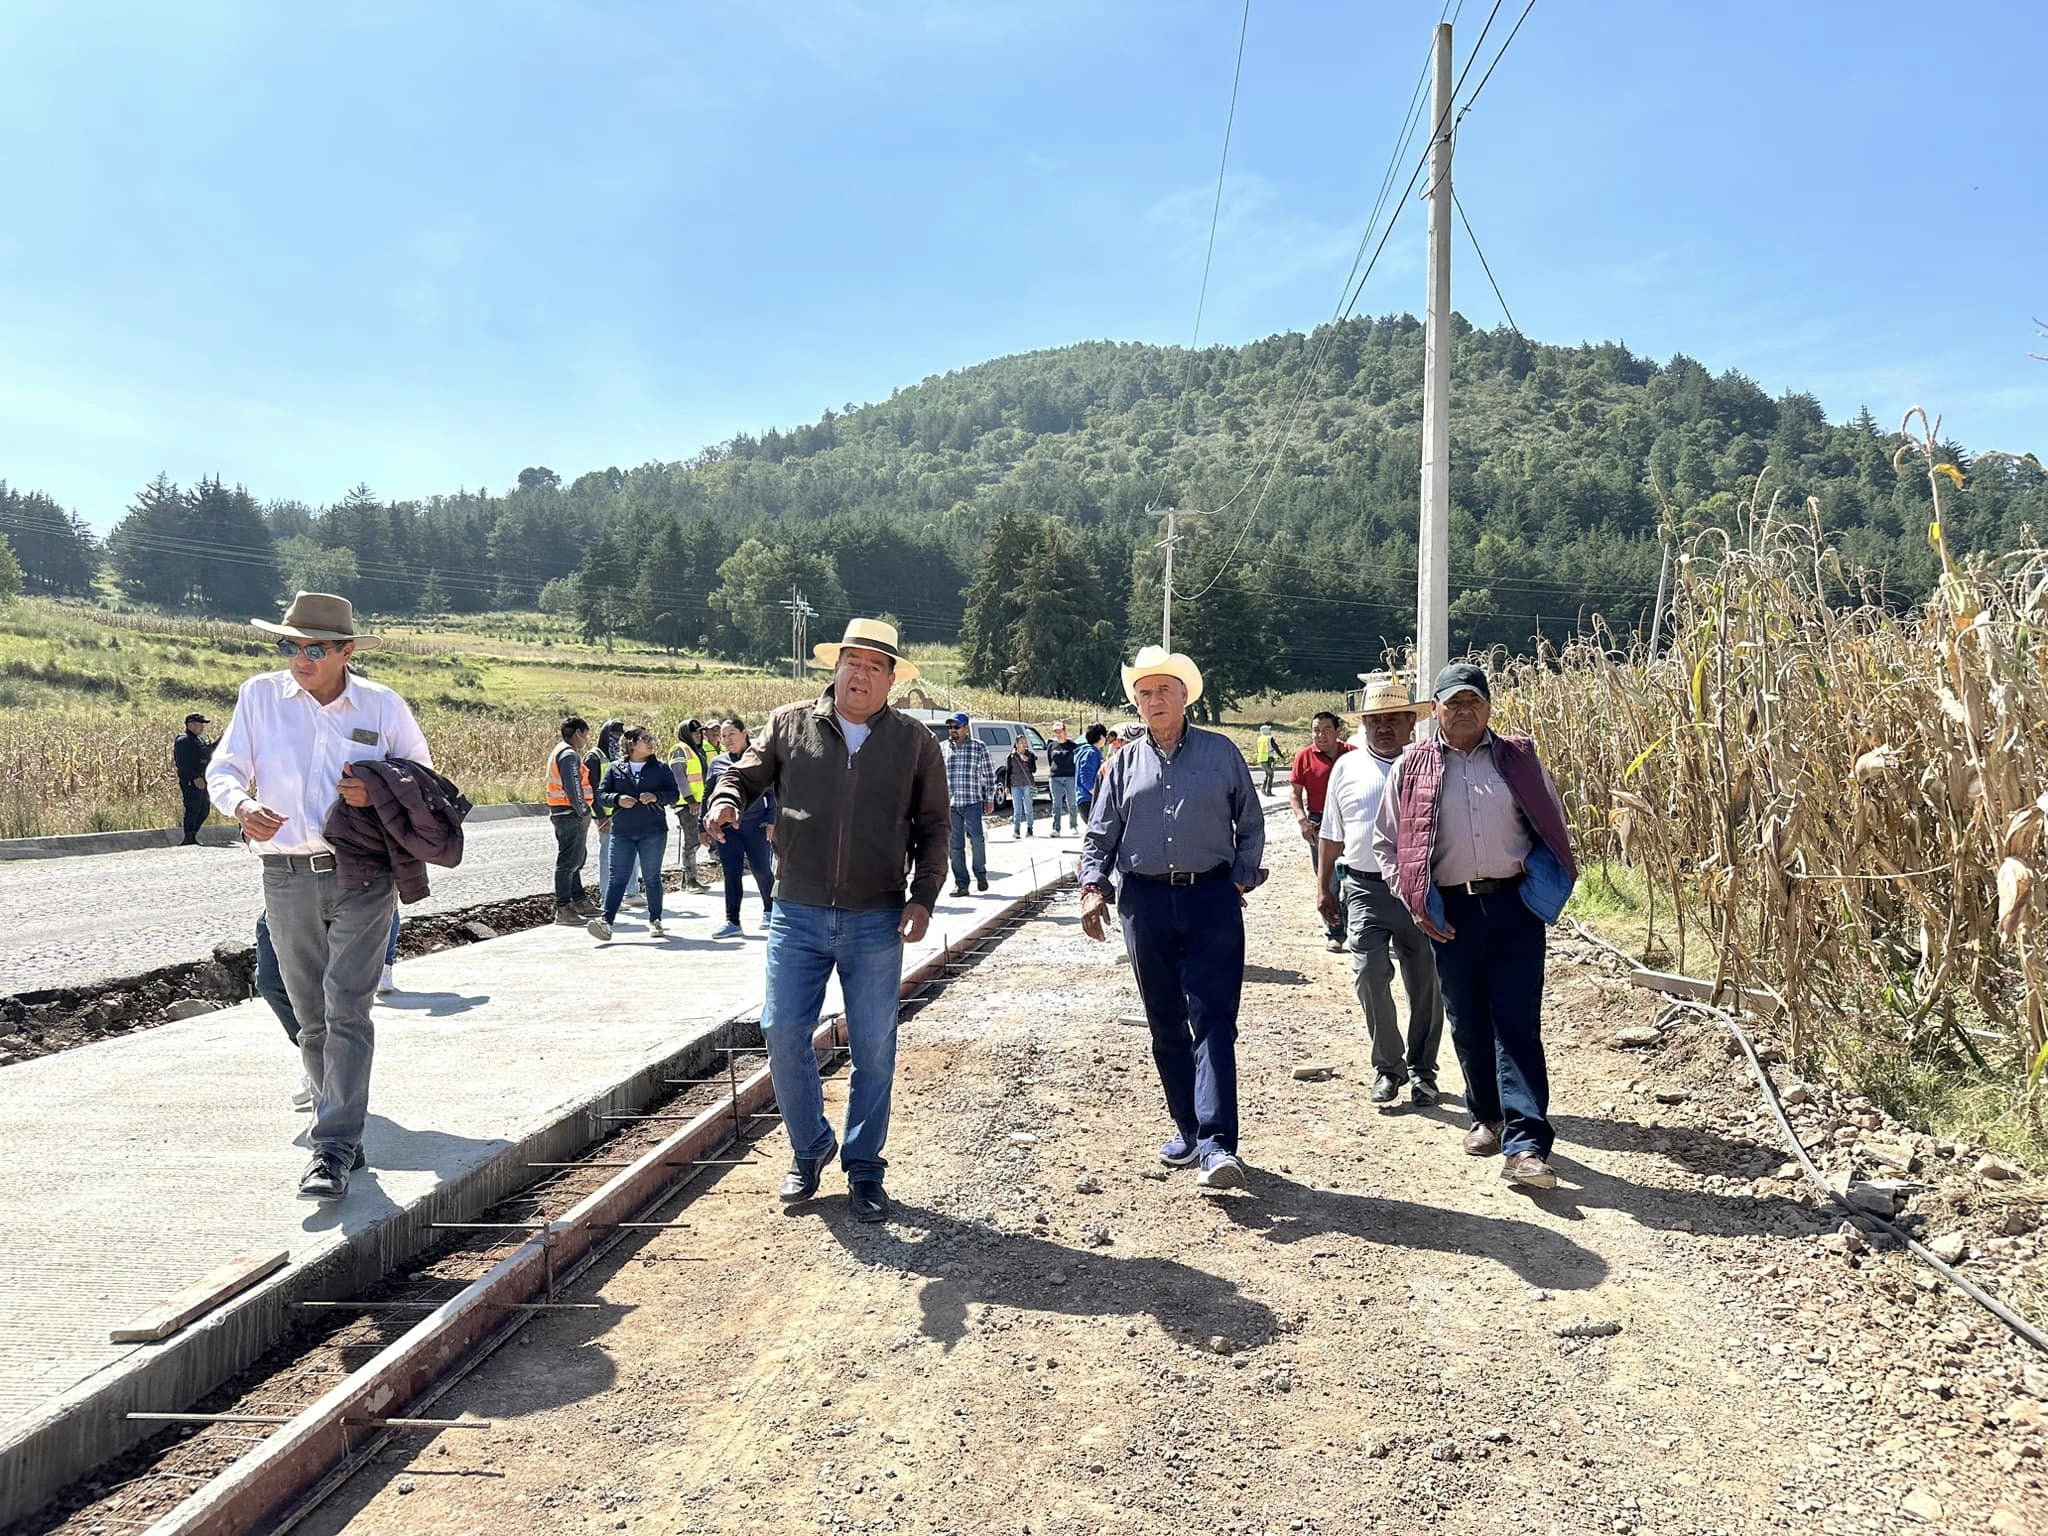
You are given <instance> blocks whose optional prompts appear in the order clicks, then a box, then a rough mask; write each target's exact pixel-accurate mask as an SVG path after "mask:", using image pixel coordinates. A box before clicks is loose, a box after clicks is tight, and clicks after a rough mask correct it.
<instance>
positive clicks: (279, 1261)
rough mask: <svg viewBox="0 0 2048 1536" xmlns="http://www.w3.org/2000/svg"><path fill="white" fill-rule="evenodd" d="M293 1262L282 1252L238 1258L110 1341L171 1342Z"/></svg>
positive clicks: (119, 1329)
mask: <svg viewBox="0 0 2048 1536" xmlns="http://www.w3.org/2000/svg"><path fill="white" fill-rule="evenodd" d="M290 1258H291V1255H290V1254H289V1253H285V1252H282V1251H280V1252H277V1253H244V1254H240V1255H237V1256H236V1257H235V1258H232V1259H229V1260H228V1261H227V1263H225V1264H223V1265H221V1266H220V1267H219V1268H218V1269H215V1270H212V1271H210V1272H208V1273H207V1274H205V1275H203V1276H202V1277H200V1278H199V1279H197V1280H195V1281H193V1282H192V1283H191V1284H190V1285H188V1286H186V1287H185V1289H184V1290H182V1291H180V1292H178V1293H177V1295H175V1296H172V1297H171V1298H169V1299H168V1300H166V1301H164V1302H162V1303H161V1304H160V1305H158V1306H157V1307H156V1308H155V1309H153V1310H152V1311H149V1312H145V1313H143V1314H142V1316H140V1317H138V1318H137V1319H136V1320H135V1321H134V1322H132V1323H129V1324H127V1325H125V1326H124V1327H120V1328H116V1329H115V1330H114V1331H113V1332H112V1333H111V1334H110V1335H109V1337H110V1338H111V1339H112V1340H113V1341H114V1342H115V1343H116V1344H153V1343H155V1342H156V1341H157V1340H158V1339H163V1338H169V1337H170V1336H171V1335H172V1334H174V1333H176V1332H177V1331H178V1330H179V1329H180V1328H182V1327H184V1326H185V1325H186V1324H187V1323H189V1322H192V1321H193V1320H194V1319H196V1318H201V1317H204V1316H205V1315H206V1314H207V1313H209V1312H211V1311H212V1310H213V1309H214V1308H215V1307H217V1306H219V1305H220V1304H221V1303H222V1302H224V1301H226V1300H228V1299H229V1298H230V1297H233V1296H239V1295H240V1294H241V1293H242V1292H243V1291H246V1290H247V1289H249V1287H250V1286H252V1285H254V1284H255V1283H256V1282H257V1281H258V1280H261V1279H262V1278H263V1277H264V1276H265V1275H271V1274H275V1273H276V1272H277V1271H278V1270H280V1269H283V1268H284V1266H285V1264H286V1262H287V1261H288V1260H289V1259H290Z"/></svg>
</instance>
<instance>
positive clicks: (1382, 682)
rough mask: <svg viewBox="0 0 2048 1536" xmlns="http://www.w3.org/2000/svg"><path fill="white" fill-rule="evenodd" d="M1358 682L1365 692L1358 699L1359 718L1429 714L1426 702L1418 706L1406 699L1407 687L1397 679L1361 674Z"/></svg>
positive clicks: (1429, 706) (1428, 705) (1428, 706)
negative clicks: (1363, 686)
mask: <svg viewBox="0 0 2048 1536" xmlns="http://www.w3.org/2000/svg"><path fill="white" fill-rule="evenodd" d="M1358 680H1359V681H1360V682H1362V683H1364V684H1365V692H1364V693H1363V694H1361V695H1360V696H1359V699H1358V713H1359V716H1360V718H1361V719H1362V718H1364V717H1365V716H1367V715H1426V714H1428V713H1430V710H1431V705H1430V703H1429V701H1428V700H1426V699H1425V700H1424V701H1423V702H1422V703H1420V704H1418V703H1416V702H1415V701H1414V700H1413V699H1411V698H1409V697H1408V685H1407V684H1406V683H1404V682H1402V681H1401V679H1399V678H1398V677H1373V676H1371V675H1369V674H1367V673H1363V672H1361V673H1360V674H1359V678H1358Z"/></svg>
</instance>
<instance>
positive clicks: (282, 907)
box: [206, 592, 431, 1201]
mask: <svg viewBox="0 0 2048 1536" xmlns="http://www.w3.org/2000/svg"><path fill="white" fill-rule="evenodd" d="M250 622H251V623H253V624H254V625H255V626H256V628H258V629H261V630H267V631H268V632H269V633H271V634H273V635H276V636H278V642H277V651H278V654H279V655H280V656H283V657H285V658H286V659H287V661H288V662H289V665H288V667H287V668H286V670H284V671H282V672H265V673H262V674H261V675H259V676H256V677H252V678H250V679H249V680H248V681H247V682H245V683H244V684H242V689H241V693H240V696H239V697H238V698H237V699H236V701H235V714H234V718H233V719H232V720H230V721H229V722H228V728H227V731H226V733H225V734H224V735H223V736H222V737H221V739H220V746H219V747H218V749H216V751H215V752H214V754H213V761H212V762H211V763H210V764H209V765H208V768H207V773H206V790H207V794H208V796H209V797H210V798H211V799H212V801H213V803H214V805H215V807H216V808H218V809H219V810H220V812H221V813H222V814H223V815H226V816H232V817H233V818H234V819H235V820H236V821H238V822H240V823H241V826H242V831H243V832H244V833H245V834H246V835H247V836H248V839H249V842H250V844H251V845H252V846H255V847H257V848H259V850H260V851H261V853H262V856H263V910H264V913H265V915H266V917H267V918H268V920H269V926H270V938H271V942H272V944H273V945H274V946H275V947H276V949H277V959H278V968H279V970H280V971H281V972H282V973H283V976H284V987H285V992H286V994H287V995H288V996H289V997H290V998H291V1004H292V1012H293V1013H294V1014H295V1015H296V1016H297V1017H298V1021H299V1055H300V1058H301V1060H302V1061H303V1063H304V1065H305V1069H306V1076H307V1078H308V1079H309V1080H310V1081H311V1083H312V1087H313V1104H312V1110H313V1128H312V1131H311V1133H310V1135H309V1140H310V1141H311V1143H312V1148H313V1160H312V1162H311V1163H310V1164H309V1165H308V1166H307V1168H306V1171H305V1172H304V1173H303V1174H302V1175H301V1176H300V1178H299V1197H300V1198H301V1199H305V1200H323V1201H332V1200H339V1199H341V1198H342V1197H343V1196H344V1195H346V1194H347V1193H348V1179H349V1174H350V1173H351V1172H353V1171H354V1170H355V1169H357V1168H360V1167H362V1166H363V1146H362V1144H363V1122H364V1120H365V1118H366V1117H367V1115H368V1113H369V1103H370V1061H371V1057H372V1055H373V1054H374V1052H375V1049H376V1033H375V1030H374V1028H373V1027H372V1025H371V1023H370V1007H371V1004H372V1002H373V1001H374V999H375V994H376V988H377V977H378V974H379V972H380V971H381V969H382V967H383V964H384V947H385V944H386V941H387V940H388V939H389V937H390V933H391V915H392V913H393V911H394V910H395V909H396V907H397V904H398V891H397V888H396V886H395V885H394V884H393V883H392V881H391V878H390V876H389V875H386V876H384V877H383V878H382V879H379V880H377V881H376V882H375V883H373V884H371V885H369V886H368V887H365V888H361V889H347V890H344V889H342V888H341V886H340V883H339V881H338V880H337V878H336V874H335V859H334V850H333V849H332V848H331V847H330V846H329V845H328V842H327V839H326V837H325V836H324V835H323V828H324V827H325V826H326V824H327V815H328V812H330V811H331V810H333V809H334V803H335V800H336V798H337V797H339V798H340V799H342V800H345V801H347V802H348V803H349V804H350V805H353V806H365V805H368V804H369V802H370V796H369V791H368V789H367V788H366V787H365V786H364V784H363V782H362V781H361V780H359V779H356V778H353V777H351V776H350V774H349V766H348V765H349V764H351V763H356V762H362V761H365V760H370V759H376V758H385V757H403V758H410V759H411V760H412V761H414V762H416V763H423V764H429V765H431V759H430V758H429V756H428V752H427V740H426V737H425V736H423V735H422V734H421V733H420V728H419V722H418V721H416V720H414V719H413V714H412V710H411V709H409V708H408V707H407V706H406V702H405V700H404V699H402V698H400V697H399V696H398V695H397V694H396V693H394V692H392V691H391V689H389V688H386V687H385V686H384V685H383V684H381V683H373V682H371V681H369V679H367V678H362V677H354V676H351V675H350V673H349V670H348V663H349V658H350V657H351V656H353V655H354V654H355V652H356V651H357V650H358V649H361V648H363V647H365V646H368V645H371V644H374V643H375V640H376V637H375V636H374V635H359V634H357V633H356V628H355V612H354V610H353V609H352V608H351V607H350V605H349V601H348V599H347V598H344V597H333V596H330V595H328V594H327V593H324V592H301V593H299V595H298V596H297V597H295V598H293V599H292V603H291V606H290V607H289V608H287V609H286V610H285V613H284V621H283V622H282V623H279V624H272V623H268V622H266V621H265V620H263V619H253V620H251V621H250Z"/></svg>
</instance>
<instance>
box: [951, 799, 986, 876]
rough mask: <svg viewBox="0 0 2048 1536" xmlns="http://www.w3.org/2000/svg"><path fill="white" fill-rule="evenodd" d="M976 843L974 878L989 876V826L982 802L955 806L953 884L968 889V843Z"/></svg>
mask: <svg viewBox="0 0 2048 1536" xmlns="http://www.w3.org/2000/svg"><path fill="white" fill-rule="evenodd" d="M970 842H971V843H973V844H974V878H975V879H977V880H986V879H987V878H988V827H987V825H986V824H985V823H984V822H983V821H982V819H981V802H980V801H979V800H977V801H975V802H974V804H972V805H956V806H954V807H953V884H955V885H956V886H958V887H959V888H960V889H961V890H963V891H964V890H966V889H967V845H968V844H969V843H970Z"/></svg>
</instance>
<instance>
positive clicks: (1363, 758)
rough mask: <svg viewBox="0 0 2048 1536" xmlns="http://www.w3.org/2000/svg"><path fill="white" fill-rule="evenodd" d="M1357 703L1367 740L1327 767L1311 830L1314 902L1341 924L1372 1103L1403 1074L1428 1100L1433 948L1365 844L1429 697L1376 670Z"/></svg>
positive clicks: (1416, 1095) (1395, 1093)
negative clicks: (1367, 1046)
mask: <svg viewBox="0 0 2048 1536" xmlns="http://www.w3.org/2000/svg"><path fill="white" fill-rule="evenodd" d="M1359 707H1360V710H1361V711H1362V715H1363V723H1362V726H1361V729H1360V734H1361V735H1363V736H1364V738H1365V746H1364V748H1363V749H1362V750H1359V751H1356V752H1347V753H1345V754H1344V755H1343V756H1342V757H1340V758H1338V759H1337V763H1336V766H1335V767H1333V768H1332V769H1331V770H1330V784H1329V795H1328V798H1327V799H1326V800H1325V801H1324V804H1323V824H1322V826H1321V827H1320V828H1319V829H1318V831H1317V847H1318V848H1319V849H1320V850H1321V853H1322V861H1321V864H1320V865H1319V866H1318V869H1317V888H1318V890H1319V892H1320V895H1321V899H1320V902H1319V905H1320V907H1321V910H1322V914H1323V917H1324V919H1325V920H1326V921H1327V922H1330V923H1332V924H1336V923H1343V924H1344V925H1345V930H1346V939H1347V942H1348V943H1349V945H1350V949H1351V984H1352V987H1353V989H1354V990H1355V991H1356V992H1357V993H1358V1006H1359V1007H1360V1008H1362V1009H1363V1010H1364V1011H1365V1022H1366V1027H1367V1029H1368V1030H1369V1031H1370V1032H1371V1034H1372V1065H1373V1072H1374V1077H1373V1084H1372V1101H1373V1103H1375V1104H1379V1105H1383V1106H1384V1105H1390V1104H1392V1103H1393V1102H1394V1101H1395V1099H1397V1098H1398V1097H1400V1093H1401V1085H1402V1084H1404V1083H1406V1084H1408V1085H1409V1095H1410V1097H1411V1098H1412V1099H1413V1101H1414V1103H1415V1104H1416V1105H1417V1106H1418V1107H1424V1108H1426V1107H1427V1106H1429V1105H1431V1104H1434V1103H1436V1099H1437V1089H1436V1058H1437V1048H1438V1046H1439V1044H1440V1043H1441V1042H1442V1040H1443V1033H1444V1007H1443V998H1442V994H1441V993H1440V992H1439V991H1438V989H1437V979H1436V955H1435V953H1434V952H1433V951H1432V950H1431V949H1430V946H1429V940H1428V939H1427V938H1426V937H1424V936H1423V932H1422V930H1421V929H1420V928H1417V927H1416V926H1415V919H1414V918H1412V917H1410V916H1409V915H1408V909H1407V908H1406V907H1405V906H1403V905H1402V904H1401V898H1400V895H1399V894H1398V893H1397V892H1396V891H1395V890H1394V888H1393V887H1392V886H1390V885H1389V884H1387V881H1386V877H1385V876H1384V875H1383V874H1382V873H1381V871H1380V866H1379V860H1378V859H1377V858H1376V857H1374V855H1373V851H1372V829H1373V821H1374V819H1375V818H1376V817H1377V816H1378V815H1379V809H1380V794H1381V792H1382V791H1383V790H1384V789H1385V788H1386V783H1387V775H1388V774H1389V773H1391V772H1393V769H1394V764H1395V763H1396V762H1397V761H1398V760H1399V759H1400V756H1401V751H1402V749H1403V748H1404V747H1406V746H1407V745H1408V743H1409V742H1410V741H1411V740H1413V739H1414V736H1415V720H1416V717H1417V715H1418V714H1427V713H1429V706H1428V705H1427V704H1416V703H1413V702H1411V701H1410V700H1409V697H1408V688H1407V685H1406V684H1404V683H1403V682H1401V681H1400V679H1398V678H1382V679H1379V680H1376V681H1375V682H1373V683H1372V684H1371V685H1370V686H1369V687H1368V688H1367V689H1366V690H1365V695H1364V697H1363V698H1362V699H1361V700H1360V705H1359ZM1396 958H1398V959H1399V962H1400V966H1401V982H1402V985H1403V986H1404V987H1405V988H1406V990H1407V993H1408V1039H1407V1041H1406V1043H1405V1046H1404V1043H1403V1041H1402V1039H1401V1021H1400V1018H1399V1016H1398V1015H1397V1014H1396V1013H1395V1012H1394V964H1395V960H1396Z"/></svg>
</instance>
